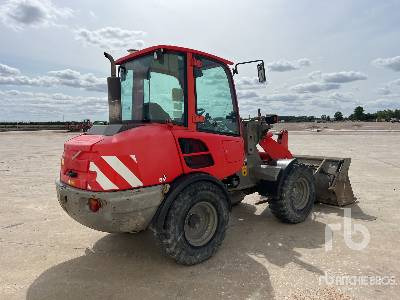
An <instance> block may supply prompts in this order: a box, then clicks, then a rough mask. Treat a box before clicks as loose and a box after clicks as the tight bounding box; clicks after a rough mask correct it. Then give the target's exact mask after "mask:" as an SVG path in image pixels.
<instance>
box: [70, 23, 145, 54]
mask: <svg viewBox="0 0 400 300" xmlns="http://www.w3.org/2000/svg"><path fill="white" fill-rule="evenodd" d="M145 35H146V33H145V32H144V31H133V30H126V29H122V28H118V27H104V28H100V29H98V30H88V29H85V28H80V29H78V30H76V31H75V38H76V39H77V40H81V41H84V42H85V43H86V44H88V45H92V46H97V47H100V48H102V49H122V50H127V49H130V48H133V49H141V48H143V47H144V41H143V37H144V36H145Z"/></svg>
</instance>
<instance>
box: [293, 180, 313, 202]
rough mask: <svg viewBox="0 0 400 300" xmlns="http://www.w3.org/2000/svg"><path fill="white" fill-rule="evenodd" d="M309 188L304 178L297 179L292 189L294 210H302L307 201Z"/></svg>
mask: <svg viewBox="0 0 400 300" xmlns="http://www.w3.org/2000/svg"><path fill="white" fill-rule="evenodd" d="M309 194H310V188H309V186H308V182H307V180H306V179H305V178H299V180H297V182H296V183H295V184H294V187H293V206H294V207H295V208H296V209H303V208H304V207H305V206H306V205H307V203H308V199H309Z"/></svg>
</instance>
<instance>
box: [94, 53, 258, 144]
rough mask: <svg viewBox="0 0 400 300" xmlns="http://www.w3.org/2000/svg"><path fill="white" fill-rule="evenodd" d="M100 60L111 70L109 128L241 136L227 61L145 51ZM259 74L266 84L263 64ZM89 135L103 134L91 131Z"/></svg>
mask: <svg viewBox="0 0 400 300" xmlns="http://www.w3.org/2000/svg"><path fill="white" fill-rule="evenodd" d="M105 56H106V57H107V58H108V59H109V60H110V62H111V69H112V71H111V74H112V75H111V77H109V78H108V88H109V93H108V94H109V112H110V115H109V116H110V124H119V125H123V126H119V127H118V128H120V130H124V129H129V128H132V126H136V125H144V124H149V123H150V124H156V123H159V124H172V125H175V126H179V127H181V128H188V129H191V130H196V131H203V132H209V133H216V134H222V135H230V136H240V132H241V130H240V120H239V111H238V105H237V99H236V92H235V87H234V83H233V79H232V72H231V70H230V68H229V67H228V65H232V64H233V63H232V62H231V61H228V60H225V59H223V58H220V57H217V56H214V55H211V54H208V53H205V52H201V51H197V50H193V49H188V48H182V47H175V46H155V47H150V48H147V49H144V50H141V51H136V52H133V53H130V54H129V55H127V56H125V57H122V58H120V59H118V60H117V61H116V62H114V60H113V58H112V57H111V55H109V54H107V53H105ZM116 65H119V66H118V72H117V71H116ZM260 66H261V64H260ZM261 69H262V71H263V72H264V80H265V70H264V68H263V64H262V68H261ZM259 70H260V68H259ZM234 73H237V66H235V69H234ZM117 75H118V77H117ZM111 132H112V133H117V132H119V130H117V132H115V131H114V130H112V131H111ZM89 134H104V132H100V131H99V128H96V127H95V128H93V129H92V130H91V132H90V133H89Z"/></svg>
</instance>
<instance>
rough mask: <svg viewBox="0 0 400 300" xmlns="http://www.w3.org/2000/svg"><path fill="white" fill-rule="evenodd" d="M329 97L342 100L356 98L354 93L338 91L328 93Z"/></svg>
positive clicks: (347, 100)
mask: <svg viewBox="0 0 400 300" xmlns="http://www.w3.org/2000/svg"><path fill="white" fill-rule="evenodd" d="M328 98H329V99H332V100H337V101H340V102H349V101H353V100H354V95H353V94H352V93H338V92H333V93H331V94H329V95H328Z"/></svg>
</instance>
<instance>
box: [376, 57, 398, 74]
mask: <svg viewBox="0 0 400 300" xmlns="http://www.w3.org/2000/svg"><path fill="white" fill-rule="evenodd" d="M372 64H373V65H374V66H377V67H383V68H387V69H391V70H393V71H396V72H399V71H400V56H395V57H388V58H377V59H375V60H373V61H372Z"/></svg>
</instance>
